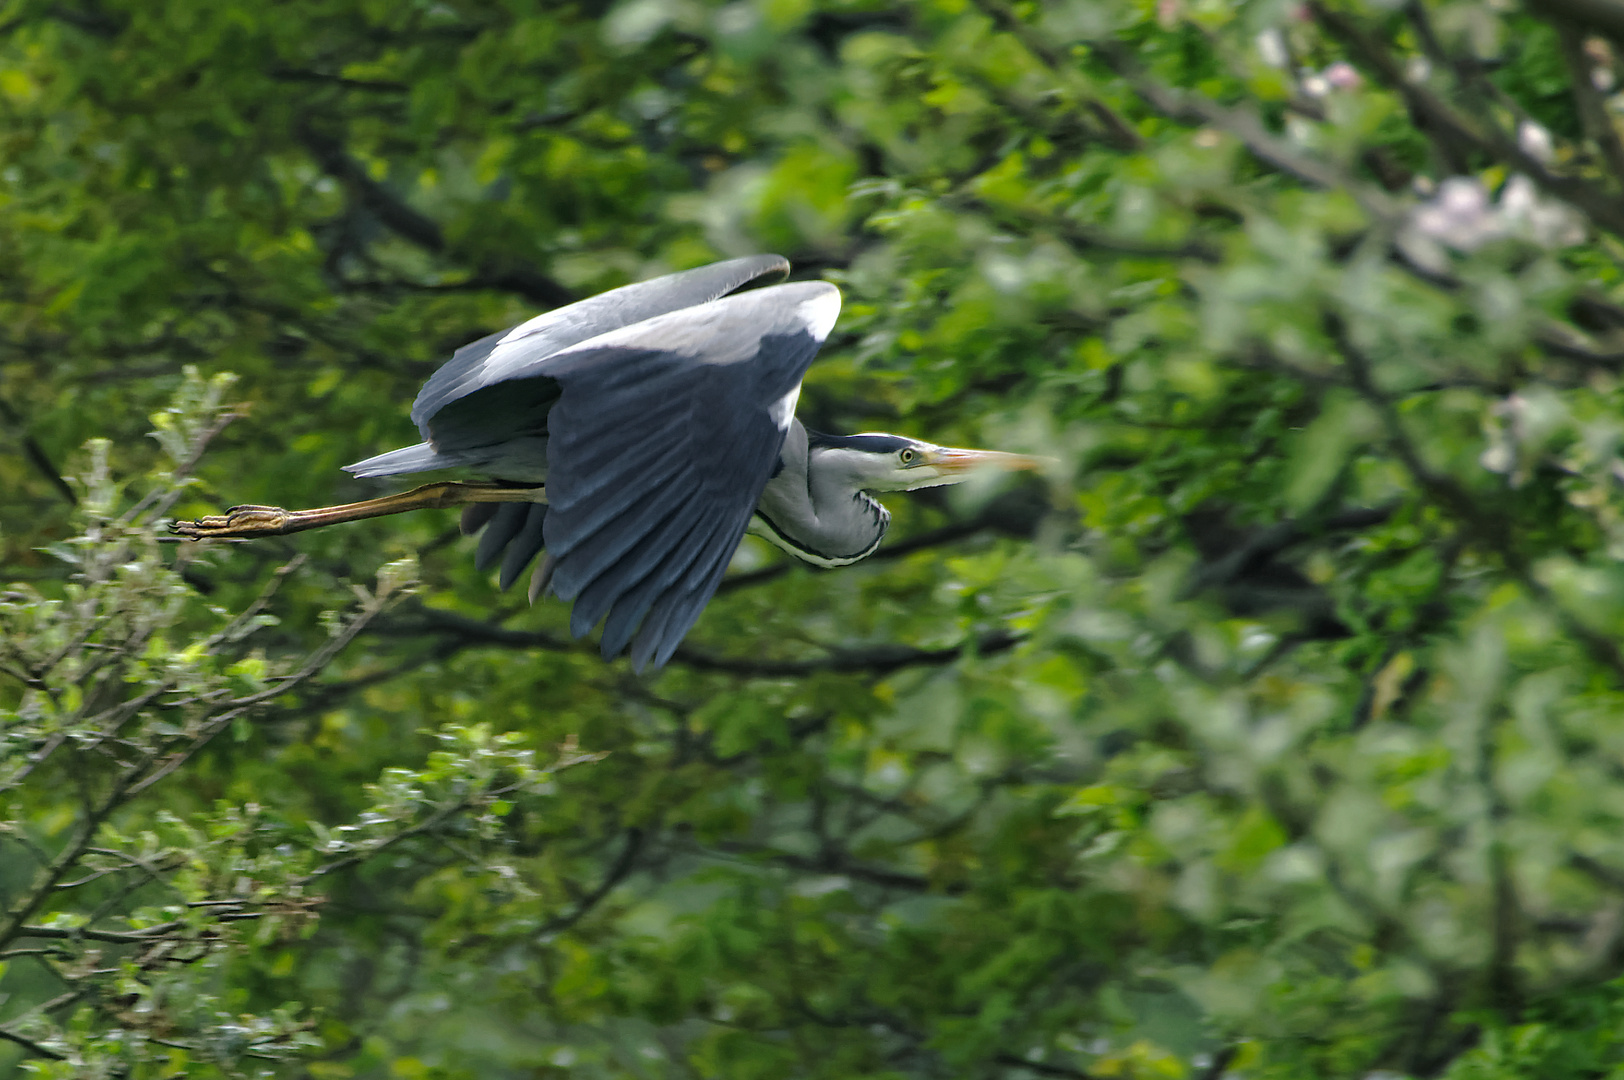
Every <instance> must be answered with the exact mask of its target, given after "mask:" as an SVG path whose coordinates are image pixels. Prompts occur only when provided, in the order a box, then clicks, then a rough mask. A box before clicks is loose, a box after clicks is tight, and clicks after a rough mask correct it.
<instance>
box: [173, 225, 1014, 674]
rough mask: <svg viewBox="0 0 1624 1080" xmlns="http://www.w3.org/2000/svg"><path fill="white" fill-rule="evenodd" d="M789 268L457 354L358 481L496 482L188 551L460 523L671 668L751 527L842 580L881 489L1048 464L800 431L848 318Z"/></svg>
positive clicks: (237, 510) (252, 518)
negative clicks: (439, 514) (435, 518)
mask: <svg viewBox="0 0 1624 1080" xmlns="http://www.w3.org/2000/svg"><path fill="white" fill-rule="evenodd" d="M788 272H789V263H788V262H787V261H785V260H784V259H782V258H780V257H779V256H776V255H757V256H751V257H748V258H742V259H731V260H728V261H726V262H719V263H714V264H712V265H710V266H703V267H699V268H698V269H694V270H686V271H683V272H681V273H677V274H668V275H666V276H665V277H660V278H655V279H654V280H652V281H645V282H641V283H638V284H635V285H627V286H625V287H623V288H619V289H614V290H612V291H610V292H606V293H602V294H600V295H598V296H594V297H592V298H591V299H588V300H582V301H580V302H579V303H576V304H570V305H569V306H567V307H562V308H558V309H556V310H554V311H550V312H548V313H547V314H545V315H540V316H537V317H536V318H534V319H531V320H530V321H529V322H525V323H521V324H520V325H518V326H515V327H513V328H512V329H510V330H504V331H502V332H500V333H496V334H492V335H490V336H489V337H486V338H481V339H480V340H479V341H475V342H473V343H472V344H469V345H465V346H463V347H462V348H460V349H458V350H457V351H456V353H455V354H454V355H453V356H452V357H451V359H450V360H449V361H448V362H447V363H446V364H445V366H443V367H441V368H440V369H439V370H438V371H436V372H435V373H434V375H433V376H431V377H430V378H429V381H428V382H427V383H425V384H424V386H423V389H422V391H421V392H420V393H419V394H418V395H417V401H416V402H415V403H414V404H413V405H412V420H413V421H414V422H415V423H416V424H417V427H418V430H419V431H420V432H422V435H423V440H424V441H423V442H420V443H418V444H417V445H415V446H408V447H405V448H404V449H400V450H391V451H389V452H388V453H386V454H379V455H378V456H376V457H370V458H367V459H366V460H365V461H359V462H356V463H355V464H354V465H348V466H345V468H346V469H347V470H348V471H349V472H351V473H354V474H355V475H356V476H362V477H373V476H399V475H402V474H407V473H420V472H427V471H430V470H434V469H446V468H453V467H458V468H466V469H471V470H474V471H476V472H478V473H480V474H483V475H485V476H488V477H492V478H495V479H494V481H493V482H489V483H457V482H442V483H437V484H426V485H424V486H422V487H418V488H415V489H413V490H411V491H407V492H402V493H400V494H397V495H387V496H384V497H382V498H378V499H370V500H368V501H366V502H360V503H350V504H346V505H344V506H329V507H321V508H319V509H314V510H283V509H282V508H280V507H272V506H236V507H232V508H231V509H230V510H228V511H227V512H226V513H225V514H223V515H216V516H211V517H205V518H201V519H199V520H197V521H178V522H175V523H174V525H172V526H171V528H172V529H173V530H174V531H175V532H177V533H179V534H180V535H182V536H187V537H191V538H193V539H206V538H221V539H246V538H252V537H259V536H276V535H282V534H285V533H292V532H300V531H303V530H305V529H311V528H317V527H320V526H323V525H331V524H336V523H338V522H341V521H355V520H358V519H361V518H367V517H377V516H379V515H383V514H395V513H401V512H403V511H407V510H416V509H422V508H425V507H445V506H457V505H461V506H463V507H464V510H463V515H462V530H463V532H464V533H465V534H470V535H471V534H472V533H474V532H476V531H478V530H479V529H481V528H483V529H484V535H483V536H481V537H480V540H479V548H478V553H477V556H476V564H477V565H478V567H479V568H480V569H482V570H483V569H486V568H488V567H489V566H491V565H493V564H494V563H496V561H497V560H498V559H500V560H501V570H500V578H499V581H500V584H501V587H502V588H503V589H506V588H508V587H509V586H510V585H512V584H513V582H514V581H515V580H517V579H518V577H519V575H520V574H521V573H522V572H523V571H524V568H525V567H526V566H527V565H529V564H530V563H531V561H532V560H534V559H535V557H536V556H537V554H539V553H542V552H543V551H545V556H544V557H543V558H542V559H541V561H540V562H539V563H537V565H536V568H535V571H534V573H533V574H532V575H531V579H530V599H531V601H532V602H534V601H535V600H536V598H537V597H538V596H539V595H541V593H542V592H543V591H544V590H546V589H548V588H549V587H550V588H551V590H552V591H553V592H554V593H555V594H557V595H558V596H559V597H561V598H562V599H564V600H569V601H573V602H574V607H573V609H572V610H571V613H570V632H571V633H572V634H574V635H575V636H576V637H580V636H582V635H583V634H585V633H587V632H588V631H590V630H591V629H592V628H593V627H594V626H596V625H597V623H598V621H599V620H600V619H604V618H605V616H607V620H606V622H605V623H604V628H603V639H602V652H603V656H604V658H605V659H610V658H613V657H615V656H617V655H619V654H620V653H621V652H622V651H623V650H624V649H626V647H627V646H628V645H630V647H631V659H632V664H633V665H634V666H635V667H636V668H637V669H638V670H642V669H643V668H644V667H645V666H646V665H648V664H650V663H652V664H653V665H654V666H655V667H656V668H658V667H660V666H662V665H664V664H665V662H666V661H667V660H669V659H670V658H671V654H672V652H674V651H675V649H676V647H677V644H678V643H679V642H680V641H681V640H682V638H683V636H684V635H685V634H687V632H688V629H689V627H691V626H692V625H693V623H694V620H696V619H697V618H698V617H699V613H700V611H702V610H703V609H704V607H705V604H706V603H707V602H708V601H709V600H710V598H711V595H712V594H713V593H714V592H715V591H716V587H717V586H718V585H719V584H720V583H721V580H722V574H723V572H724V571H725V570H726V569H727V566H728V563H729V561H730V560H731V559H732V557H733V553H734V551H735V549H737V548H738V546H739V541H740V539H741V538H742V537H743V536H744V533H745V531H746V530H747V529H750V530H752V531H755V532H757V533H758V534H760V535H761V536H763V537H765V538H766V539H767V540H769V541H771V542H772V543H773V544H775V545H777V546H778V547H780V548H783V549H784V550H785V551H787V552H789V553H790V554H791V555H793V556H795V557H796V558H798V559H802V560H805V561H806V562H809V563H813V564H814V565H817V566H845V565H847V564H849V563H854V562H856V561H858V560H859V559H862V558H864V557H865V556H867V555H870V554H872V553H873V552H874V549H875V548H877V547H879V544H880V540H881V539H882V538H883V537H884V536H885V530H886V527H887V526H888V525H889V524H890V521H891V515H890V513H889V512H888V511H887V510H886V509H885V507H883V506H881V505H880V504H879V503H878V502H877V501H875V499H874V497H873V495H874V493H876V492H886V491H916V490H918V489H920V488H927V487H936V486H938V485H942V484H954V483H958V482H960V481H962V480H964V479H966V478H967V477H968V476H969V475H970V473H971V472H972V471H973V470H975V469H977V468H981V467H985V466H993V467H999V468H1005V469H1034V468H1037V467H1038V466H1039V465H1040V462H1041V459H1038V458H1032V457H1027V456H1025V455H1021V454H1005V453H999V452H997V451H991V450H958V449H953V448H950V447H943V446H935V445H933V444H931V443H927V442H921V441H919V440H918V439H910V438H907V437H905V436H901V435H882V434H863V435H843V436H842V435H823V434H819V433H817V432H813V431H809V430H807V428H805V427H804V426H802V424H801V422H800V421H799V420H797V419H796V418H795V403H796V400H797V398H798V397H799V395H800V392H801V378H802V376H803V375H804V374H805V373H806V369H807V367H808V366H809V365H810V364H811V363H812V358H813V357H814V356H815V355H816V354H817V351H818V348H819V347H820V346H821V345H822V344H823V342H824V339H825V338H826V337H828V335H829V331H830V329H831V328H832V327H833V326H834V324H835V318H836V316H837V315H838V314H839V313H840V292H839V291H838V290H837V289H836V288H835V287H834V286H833V285H830V284H828V283H827V282H816V281H813V282H793V283H789V284H782V285H771V286H768V287H765V288H757V289H753V290H751V291H748V292H743V293H739V292H737V290H738V289H740V288H742V287H744V286H746V285H751V284H755V283H758V282H761V281H763V280H777V279H780V278H782V277H784V276H785V275H786V274H787V273H788Z"/></svg>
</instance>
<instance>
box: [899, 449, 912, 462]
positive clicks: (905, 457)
mask: <svg viewBox="0 0 1624 1080" xmlns="http://www.w3.org/2000/svg"><path fill="white" fill-rule="evenodd" d="M897 456H898V457H900V458H901V459H902V463H903V464H904V465H906V464H908V463H909V462H910V461H912V460H913V459H914V452H913V451H912V450H904V451H903V452H902V453H901V454H899V455H897Z"/></svg>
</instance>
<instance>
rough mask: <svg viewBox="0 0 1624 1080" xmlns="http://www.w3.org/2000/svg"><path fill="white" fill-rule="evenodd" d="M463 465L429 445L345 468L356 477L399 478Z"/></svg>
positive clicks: (370, 458) (407, 447)
mask: <svg viewBox="0 0 1624 1080" xmlns="http://www.w3.org/2000/svg"><path fill="white" fill-rule="evenodd" d="M460 464H462V462H461V461H458V460H456V459H454V458H447V457H442V456H441V455H440V454H439V453H438V452H437V451H436V450H435V449H434V447H432V446H430V445H429V444H428V443H418V444H417V445H416V446H406V447H402V448H401V449H399V450H391V451H389V452H388V453H387V454H379V455H378V456H377V457H369V458H367V459H366V460H365V461H357V462H356V463H355V464H354V465H346V466H344V471H345V472H348V473H354V474H355V475H356V476H399V475H400V474H401V473H416V472H428V471H429V470H430V469H449V468H452V467H453V466H456V465H460Z"/></svg>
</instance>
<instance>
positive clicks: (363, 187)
mask: <svg viewBox="0 0 1624 1080" xmlns="http://www.w3.org/2000/svg"><path fill="white" fill-rule="evenodd" d="M296 134H297V135H298V138H299V140H300V141H301V142H302V143H304V145H305V149H307V150H309V151H310V155H311V157H313V158H315V159H316V164H317V165H319V166H320V167H321V169H322V171H323V172H325V173H327V175H329V176H331V177H332V178H333V179H335V180H337V181H338V182H339V183H341V184H343V185H344V186H345V188H347V189H348V190H349V191H350V193H351V194H352V195H353V196H354V197H355V199H356V201H357V202H359V203H360V204H361V205H362V206H363V207H365V208H366V209H367V210H368V211H369V212H371V213H372V215H373V216H374V217H376V218H377V219H378V220H379V221H381V222H382V223H383V224H384V225H385V226H386V227H388V228H389V229H390V230H391V231H392V232H394V233H395V234H396V235H397V236H400V237H402V238H403V239H405V240H408V241H410V242H411V243H413V244H416V245H417V246H418V247H420V248H423V249H424V250H425V251H429V252H432V253H433V254H436V255H444V254H447V253H448V245H447V244H446V239H445V233H444V232H443V231H442V230H441V229H440V226H439V224H438V223H436V222H435V221H433V220H432V219H430V218H429V217H427V216H425V215H424V214H422V213H420V212H419V211H418V210H417V209H415V208H414V207H412V206H410V205H409V204H407V203H406V202H405V200H403V199H401V198H400V197H399V196H397V195H396V194H395V193H394V192H392V191H390V190H389V189H388V188H387V187H385V186H384V185H383V184H381V183H379V182H378V181H376V180H374V179H373V178H372V176H371V174H370V173H368V172H367V170H366V167H365V166H363V165H362V164H361V163H360V162H359V161H356V160H355V159H354V158H352V157H351V156H350V155H349V153H348V152H347V151H346V150H345V149H344V145H343V143H341V142H340V141H339V140H337V139H335V138H333V137H332V136H330V135H326V134H324V133H322V132H319V131H317V130H316V129H315V128H314V127H312V126H311V125H310V124H309V123H308V122H307V121H301V122H300V123H299V125H298V126H297V129H296ZM477 276H478V277H480V278H481V279H483V280H484V281H486V282H487V283H488V284H489V285H490V287H492V288H497V289H504V290H506V291H508V292H514V293H518V294H519V295H520V296H523V297H525V298H526V299H529V300H533V301H535V302H536V303H538V304H543V305H545V306H547V307H561V306H563V305H564V304H568V303H570V302H571V301H572V300H574V299H575V297H574V295H573V294H572V293H571V292H570V291H569V290H568V289H566V288H564V286H562V285H560V284H559V283H558V282H556V281H554V280H553V279H552V278H549V277H547V276H546V275H545V274H538V273H536V272H535V271H534V270H530V269H527V268H525V267H512V266H506V267H500V268H486V267H481V268H478V274H477Z"/></svg>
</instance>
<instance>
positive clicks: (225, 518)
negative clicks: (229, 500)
mask: <svg viewBox="0 0 1624 1080" xmlns="http://www.w3.org/2000/svg"><path fill="white" fill-rule="evenodd" d="M292 516H293V515H291V514H290V513H289V512H288V511H286V510H284V509H282V508H281V507H280V506H253V505H247V506H233V507H232V508H231V509H229V510H227V511H226V512H225V513H224V514H210V515H209V516H208V517H200V518H198V519H197V520H196V521H172V522H170V523H169V531H170V532H172V533H175V534H176V535H178V536H185V537H188V538H190V539H192V540H233V539H246V538H250V537H255V536H275V535H277V534H278V533H280V532H281V531H282V530H283V528H284V527H285V526H286V525H287V523H288V520H289V518H291V517H292Z"/></svg>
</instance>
